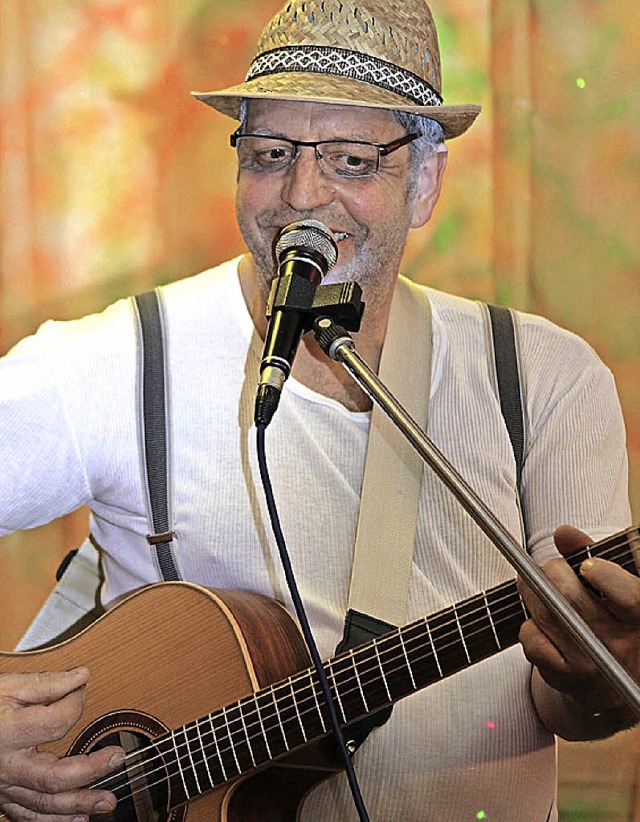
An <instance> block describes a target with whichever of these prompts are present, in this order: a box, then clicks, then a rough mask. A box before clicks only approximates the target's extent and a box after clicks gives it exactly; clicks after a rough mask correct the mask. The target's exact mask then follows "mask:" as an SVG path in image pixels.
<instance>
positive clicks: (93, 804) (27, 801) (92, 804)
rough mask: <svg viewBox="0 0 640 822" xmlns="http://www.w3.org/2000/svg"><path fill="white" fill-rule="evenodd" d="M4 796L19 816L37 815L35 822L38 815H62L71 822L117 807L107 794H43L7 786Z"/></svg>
mask: <svg viewBox="0 0 640 822" xmlns="http://www.w3.org/2000/svg"><path fill="white" fill-rule="evenodd" d="M4 795H5V796H6V797H7V799H8V800H9V804H10V805H13V806H14V807H15V808H21V809H22V811H23V814H26V815H32V816H33V815H34V814H37V815H38V822H42V816H45V817H46V816H52V815H55V816H56V817H58V816H59V815H63V816H69V817H72V818H74V819H75V818H77V817H78V816H80V815H83V814H86V815H87V816H92V815H94V814H100V813H109V812H110V811H114V810H115V808H116V804H117V802H116V798H115V796H114V795H113V794H112V793H108V792H107V791H89V790H77V791H68V792H66V793H58V794H46V793H37V792H36V791H31V790H29V789H28V788H19V787H11V788H7V789H5V791H4ZM5 808H7V805H5ZM7 810H8V808H7Z"/></svg>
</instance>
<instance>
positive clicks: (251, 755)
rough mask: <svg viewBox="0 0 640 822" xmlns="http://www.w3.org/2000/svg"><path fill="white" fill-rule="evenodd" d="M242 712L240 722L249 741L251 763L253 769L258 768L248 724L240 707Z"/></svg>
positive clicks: (248, 748) (240, 708)
mask: <svg viewBox="0 0 640 822" xmlns="http://www.w3.org/2000/svg"><path fill="white" fill-rule="evenodd" d="M239 711H240V720H241V721H242V730H243V731H244V736H245V739H246V740H247V750H248V751H249V756H250V757H251V763H252V765H253V767H254V768H255V767H256V759H255V756H254V755H253V749H252V747H251V739H250V738H249V732H248V731H247V723H246V722H245V719H244V711H243V710H242V706H240V707H239Z"/></svg>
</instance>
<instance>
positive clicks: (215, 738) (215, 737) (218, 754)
mask: <svg viewBox="0 0 640 822" xmlns="http://www.w3.org/2000/svg"><path fill="white" fill-rule="evenodd" d="M207 719H208V720H209V725H210V727H211V736H212V738H213V744H214V745H215V748H216V759H217V760H218V763H219V764H220V770H221V771H222V776H223V778H224V781H225V782H228V781H229V777H228V775H227V771H226V768H225V767H224V760H223V759H222V754H221V752H220V746H219V745H218V734H217V733H216V729H215V725H214V724H213V714H209V716H208V717H207Z"/></svg>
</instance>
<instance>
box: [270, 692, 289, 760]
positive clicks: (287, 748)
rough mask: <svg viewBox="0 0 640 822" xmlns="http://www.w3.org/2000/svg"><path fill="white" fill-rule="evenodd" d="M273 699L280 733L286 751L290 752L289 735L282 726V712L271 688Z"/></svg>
mask: <svg viewBox="0 0 640 822" xmlns="http://www.w3.org/2000/svg"><path fill="white" fill-rule="evenodd" d="M270 691H271V697H272V699H273V707H274V708H275V711H276V717H277V719H278V725H279V726H280V732H281V734H282V739H283V741H284V747H285V750H287V751H290V750H291V748H290V747H289V743H288V742H287V735H286V734H285V732H284V725H283V724H282V717H281V716H280V711H279V710H278V701H277V700H276V694H275V690H274V688H273V687H272V688H270Z"/></svg>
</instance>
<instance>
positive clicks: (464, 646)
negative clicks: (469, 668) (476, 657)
mask: <svg viewBox="0 0 640 822" xmlns="http://www.w3.org/2000/svg"><path fill="white" fill-rule="evenodd" d="M452 610H453V615H454V617H455V620H456V625H457V626H458V633H459V634H460V639H461V640H462V647H463V648H464V653H465V656H466V657H467V662H468V663H469V665H471V656H470V655H469V649H468V648H467V643H466V642H465V639H464V632H463V630H462V626H461V625H460V618H459V616H458V610H457V608H456V607H455V606H454V607H453V609H452Z"/></svg>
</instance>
